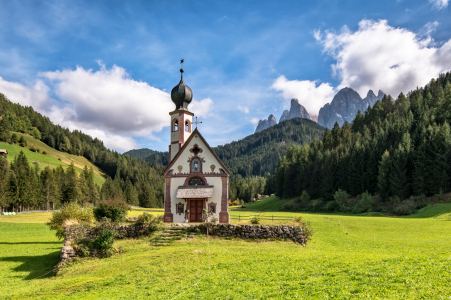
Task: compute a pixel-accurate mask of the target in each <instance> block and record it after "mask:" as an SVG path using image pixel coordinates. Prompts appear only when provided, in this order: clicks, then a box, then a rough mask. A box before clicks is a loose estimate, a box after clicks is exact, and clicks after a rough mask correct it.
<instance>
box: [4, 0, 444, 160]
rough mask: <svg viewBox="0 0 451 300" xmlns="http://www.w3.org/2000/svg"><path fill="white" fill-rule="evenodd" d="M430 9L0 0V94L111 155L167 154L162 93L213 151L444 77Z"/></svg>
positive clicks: (437, 5) (428, 4)
mask: <svg viewBox="0 0 451 300" xmlns="http://www.w3.org/2000/svg"><path fill="white" fill-rule="evenodd" d="M450 9H451V8H450V7H449V6H448V0H437V1H428V0H421V1H408V0H403V1H41V2H39V1H29V2H28V1H0V77H1V78H0V92H2V93H4V94H5V95H6V96H7V97H8V98H9V99H10V100H12V101H13V102H19V103H21V104H23V105H31V106H33V107H34V108H35V109H36V110H38V111H39V112H41V113H43V114H45V115H47V116H49V117H50V118H51V120H52V121H53V122H55V123H58V124H61V125H62V126H66V127H69V128H71V129H80V130H82V131H84V132H86V133H88V134H90V135H92V136H96V137H99V138H101V139H102V140H104V141H105V144H106V145H107V146H108V147H110V148H113V149H115V150H117V151H119V152H123V151H126V150H129V149H133V148H144V147H147V148H150V149H155V150H161V151H166V150H167V147H168V144H169V115H168V112H169V111H170V110H172V109H173V104H172V102H170V98H169V96H168V93H169V92H170V90H171V89H172V87H174V86H175V85H176V84H177V83H178V81H179V78H180V73H179V71H178V70H179V68H180V65H179V60H180V58H184V59H185V65H184V69H185V74H184V79H185V82H186V84H187V85H188V86H190V87H191V89H192V90H193V93H194V101H193V104H192V105H190V109H192V110H193V111H194V112H195V113H196V115H198V116H199V119H200V120H202V121H203V123H202V125H200V126H199V129H200V131H201V132H202V133H203V135H204V136H205V137H206V139H207V140H208V141H209V142H210V144H211V145H213V146H216V145H219V144H224V143H228V142H231V141H232V140H238V139H241V138H243V137H245V136H247V135H249V134H251V133H253V132H254V131H255V126H256V122H257V121H258V120H259V119H263V118H267V117H268V115H269V114H271V113H272V114H274V115H275V116H276V118H277V119H279V118H280V115H281V114H282V111H283V110H284V109H287V108H288V104H289V100H290V99H291V98H292V97H296V98H298V99H299V100H300V102H301V104H302V105H304V106H305V107H306V108H307V110H308V111H309V113H310V114H311V115H317V114H318V111H319V108H320V107H321V106H323V105H324V104H325V103H328V102H330V101H331V100H332V98H333V96H334V94H335V93H336V92H337V91H338V90H339V89H340V88H342V87H345V86H350V87H352V88H354V89H356V90H357V91H358V92H359V93H360V94H361V96H362V97H365V95H366V92H367V91H368V90H369V89H373V90H374V91H375V92H376V93H377V90H379V89H382V90H383V91H384V92H387V93H390V94H392V95H393V96H395V97H396V96H397V95H398V94H399V92H401V91H404V92H408V91H409V90H411V89H413V88H415V87H416V86H421V85H424V84H425V83H427V82H428V81H429V80H430V79H431V78H433V77H436V76H438V74H439V73H440V72H444V71H447V70H450V69H451V14H450Z"/></svg>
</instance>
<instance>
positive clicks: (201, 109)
mask: <svg viewBox="0 0 451 300" xmlns="http://www.w3.org/2000/svg"><path fill="white" fill-rule="evenodd" d="M212 109H213V100H211V99H210V98H206V99H202V100H200V101H196V100H193V101H191V104H190V107H189V110H190V111H192V112H193V113H194V115H196V116H197V117H204V118H206V117H208V116H210V115H211V114H210V113H211V111H212Z"/></svg>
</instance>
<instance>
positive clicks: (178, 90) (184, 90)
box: [169, 59, 194, 162]
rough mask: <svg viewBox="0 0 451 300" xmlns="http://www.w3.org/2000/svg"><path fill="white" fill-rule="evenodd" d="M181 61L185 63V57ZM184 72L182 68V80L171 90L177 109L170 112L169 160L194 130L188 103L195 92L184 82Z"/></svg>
mask: <svg viewBox="0 0 451 300" xmlns="http://www.w3.org/2000/svg"><path fill="white" fill-rule="evenodd" d="M180 62H181V63H183V59H182V60H181V61H180ZM183 72H184V71H183V68H182V69H180V75H181V79H180V82H179V84H177V85H176V86H175V87H174V88H173V89H172V91H171V99H172V102H174V104H175V110H174V111H172V112H170V113H169V115H170V116H171V144H170V145H169V162H171V161H172V159H174V157H175V156H176V155H177V153H178V152H179V151H180V149H181V148H182V147H183V144H185V141H186V140H187V139H188V137H189V136H190V135H191V132H192V121H193V116H194V114H193V113H192V112H190V111H189V110H188V104H190V103H191V101H192V100H193V92H192V91H191V89H190V88H189V87H188V86H187V85H186V84H185V82H183Z"/></svg>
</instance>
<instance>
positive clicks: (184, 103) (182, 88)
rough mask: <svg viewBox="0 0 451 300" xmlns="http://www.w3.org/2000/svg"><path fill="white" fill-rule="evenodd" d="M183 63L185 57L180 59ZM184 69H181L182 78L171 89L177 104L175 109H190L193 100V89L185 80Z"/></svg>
mask: <svg viewBox="0 0 451 300" xmlns="http://www.w3.org/2000/svg"><path fill="white" fill-rule="evenodd" d="M180 63H182V64H183V59H182V60H181V61H180ZM183 72H184V70H183V69H180V73H181V74H180V75H181V79H180V82H179V84H177V85H176V86H175V87H174V88H173V89H172V91H171V99H172V102H174V104H175V110H179V109H183V110H188V104H190V103H191V100H193V91H191V89H190V88H189V87H188V86H187V85H186V84H185V82H183Z"/></svg>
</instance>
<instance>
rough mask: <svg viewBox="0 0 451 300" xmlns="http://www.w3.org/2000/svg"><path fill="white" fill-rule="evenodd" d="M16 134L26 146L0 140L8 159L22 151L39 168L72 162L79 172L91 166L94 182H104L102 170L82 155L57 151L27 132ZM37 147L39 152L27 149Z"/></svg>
mask: <svg viewBox="0 0 451 300" xmlns="http://www.w3.org/2000/svg"><path fill="white" fill-rule="evenodd" d="M16 134H17V136H18V137H19V138H20V137H21V136H23V137H24V138H25V140H26V141H27V146H26V147H25V148H23V147H20V146H19V144H14V145H11V144H8V143H3V142H0V149H6V150H8V156H7V158H8V160H9V161H13V160H14V158H15V157H16V156H17V155H19V153H20V151H23V152H24V154H25V156H26V157H27V158H28V161H29V162H30V165H34V164H38V165H39V167H40V168H41V169H43V168H45V167H46V166H49V167H51V168H55V167H57V166H62V167H63V168H66V167H67V166H69V165H70V164H71V163H74V165H75V168H76V170H77V171H78V172H79V173H81V171H82V170H83V168H84V167H85V166H87V167H88V168H90V167H92V169H93V171H94V182H95V183H96V184H98V185H100V186H102V185H103V183H104V182H105V174H104V172H103V171H102V170H100V169H99V168H98V167H97V166H95V165H94V164H93V163H91V162H90V161H89V160H87V159H86V158H85V157H83V156H77V155H73V154H69V153H66V152H60V151H57V150H55V149H53V148H51V147H50V146H48V145H46V144H44V143H43V142H41V141H39V140H36V139H34V138H33V137H32V136H30V135H28V134H23V133H18V132H16ZM31 147H33V148H35V149H36V148H37V149H39V152H40V153H36V152H32V151H30V150H29V149H30V148H31ZM44 151H45V152H46V153H47V154H42V152H44Z"/></svg>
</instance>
